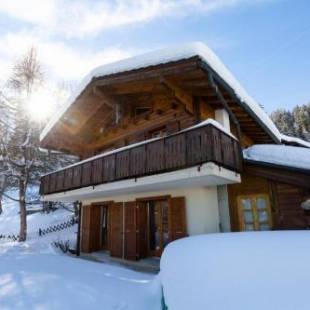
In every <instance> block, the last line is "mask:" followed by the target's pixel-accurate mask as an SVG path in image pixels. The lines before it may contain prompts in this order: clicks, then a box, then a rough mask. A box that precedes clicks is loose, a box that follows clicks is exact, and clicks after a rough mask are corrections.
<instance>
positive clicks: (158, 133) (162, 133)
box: [150, 127, 167, 138]
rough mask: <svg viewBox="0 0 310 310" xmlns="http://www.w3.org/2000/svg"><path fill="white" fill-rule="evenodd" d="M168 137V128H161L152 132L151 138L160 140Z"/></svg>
mask: <svg viewBox="0 0 310 310" xmlns="http://www.w3.org/2000/svg"><path fill="white" fill-rule="evenodd" d="M166 135H167V131H166V127H161V128H158V129H155V130H152V131H151V132H150V136H151V138H160V137H165V136H166Z"/></svg>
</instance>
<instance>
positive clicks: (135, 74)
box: [42, 56, 274, 159]
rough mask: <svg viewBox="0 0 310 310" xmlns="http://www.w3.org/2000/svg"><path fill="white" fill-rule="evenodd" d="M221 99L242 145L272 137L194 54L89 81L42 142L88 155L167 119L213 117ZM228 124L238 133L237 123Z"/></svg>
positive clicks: (148, 133) (148, 132) (145, 133)
mask: <svg viewBox="0 0 310 310" xmlns="http://www.w3.org/2000/svg"><path fill="white" fill-rule="evenodd" d="M210 74H212V76H213V80H214V83H215V84H216V86H215V87H214V85H212V84H211V82H210ZM219 91H220V93H221V97H219V94H218V92H219ZM223 99H224V100H225V103H226V104H227V105H228V106H229V110H230V112H231V115H232V114H233V115H234V117H235V118H236V119H237V120H238V126H240V128H241V134H242V137H241V138H242V139H241V143H242V144H244V146H247V145H249V144H250V143H272V142H273V141H274V140H273V136H272V133H270V132H269V131H268V130H267V129H266V128H265V126H264V123H263V122H262V121H261V120H259V119H257V117H255V115H254V114H253V113H252V112H251V111H250V110H249V109H247V108H246V107H245V106H244V105H243V103H242V101H240V99H239V98H238V97H237V96H236V95H235V93H234V91H233V90H232V89H231V88H230V87H229V86H228V85H227V84H226V83H225V82H224V81H223V80H222V79H221V78H220V77H219V76H218V75H217V73H216V72H214V71H212V70H211V69H210V68H208V66H207V64H206V63H203V62H202V61H201V59H200V58H199V57H198V56H197V57H192V58H191V59H184V60H180V61H176V62H171V63H167V64H162V65H157V66H151V67H149V68H143V69H137V70H132V71H129V72H122V73H117V74H113V75H109V76H103V77H100V78H98V79H95V80H93V81H92V82H91V83H90V84H89V85H88V86H87V87H86V89H85V90H84V91H83V92H82V94H81V95H80V96H79V97H78V98H77V100H76V101H75V102H74V103H73V104H72V105H71V106H70V107H69V108H68V110H67V111H66V113H65V114H64V115H63V117H62V118H61V119H60V120H59V121H58V122H57V124H56V125H55V126H54V127H53V128H52V130H51V132H50V133H49V134H48V135H47V136H46V137H45V138H44V139H43V141H42V146H43V147H46V148H50V149H57V150H62V151H65V152H69V153H72V154H75V155H78V156H80V158H82V159H83V158H87V157H90V156H93V155H95V154H98V153H101V152H103V151H106V150H108V149H111V148H114V149H115V148H119V147H122V146H125V145H129V144H132V143H134V142H138V141H142V140H144V139H147V138H150V137H152V136H153V134H154V133H156V132H157V131H159V130H160V129H161V128H163V127H166V126H167V124H169V123H170V122H172V123H173V126H171V127H170V128H172V130H178V129H184V128H187V127H189V126H192V125H194V124H195V123H197V122H200V121H201V120H204V119H206V118H214V117H215V116H214V115H215V114H214V111H215V110H216V109H223V108H225V109H226V107H224V105H223V101H222V100H223ZM175 121H176V123H174V122H175ZM231 126H232V132H233V133H234V134H235V135H237V132H238V128H237V126H236V124H235V123H233V122H232V124H231Z"/></svg>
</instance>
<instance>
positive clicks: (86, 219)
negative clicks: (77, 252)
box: [81, 206, 90, 253]
mask: <svg viewBox="0 0 310 310" xmlns="http://www.w3.org/2000/svg"><path fill="white" fill-rule="evenodd" d="M81 235H82V236H81V237H82V238H81V251H82V252H85V253H89V252H90V206H82V224H81Z"/></svg>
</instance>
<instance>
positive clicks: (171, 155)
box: [40, 124, 242, 195]
mask: <svg viewBox="0 0 310 310" xmlns="http://www.w3.org/2000/svg"><path fill="white" fill-rule="evenodd" d="M207 162H213V163H215V164H217V165H219V166H220V167H224V168H227V169H229V170H232V171H235V172H238V173H239V172H240V171H241V169H242V155H241V149H240V145H239V142H238V141H237V140H235V139H234V138H233V137H231V136H230V135H228V134H227V133H225V132H223V131H221V130H220V129H218V128H217V127H216V126H214V125H212V124H207V125H204V126H201V127H196V128H192V129H189V130H186V131H180V132H178V133H176V134H173V135H170V136H167V137H163V138H159V139H156V140H151V141H145V143H141V144H138V145H133V146H132V147H127V148H123V149H119V150H115V151H113V152H110V153H107V154H103V155H102V156H99V157H98V156H97V157H95V158H90V159H87V160H85V161H82V162H80V163H77V164H75V165H72V166H69V167H67V168H64V169H61V170H59V171H56V172H53V173H50V174H48V175H45V176H43V177H42V178H41V187H40V193H41V195H48V194H53V193H59V192H64V191H70V190H74V189H78V188H82V187H88V186H96V185H99V184H104V183H109V182H115V181H121V180H125V179H131V178H140V177H144V176H149V175H154V174H159V173H165V172H171V171H174V170H179V169H185V168H190V167H193V166H199V165H202V164H204V163H207Z"/></svg>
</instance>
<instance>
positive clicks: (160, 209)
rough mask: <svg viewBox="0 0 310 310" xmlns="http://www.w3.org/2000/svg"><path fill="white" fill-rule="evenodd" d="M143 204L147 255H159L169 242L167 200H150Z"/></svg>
mask: <svg viewBox="0 0 310 310" xmlns="http://www.w3.org/2000/svg"><path fill="white" fill-rule="evenodd" d="M144 204H145V206H144V207H146V208H147V215H148V216H147V222H148V227H147V235H148V238H147V239H148V255H151V256H159V255H161V253H162V251H163V249H164V247H165V246H166V245H167V244H168V242H169V227H168V200H167V199H164V200H151V201H146V202H144Z"/></svg>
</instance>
